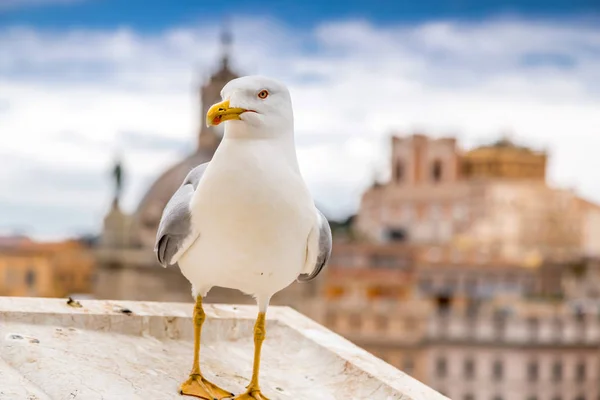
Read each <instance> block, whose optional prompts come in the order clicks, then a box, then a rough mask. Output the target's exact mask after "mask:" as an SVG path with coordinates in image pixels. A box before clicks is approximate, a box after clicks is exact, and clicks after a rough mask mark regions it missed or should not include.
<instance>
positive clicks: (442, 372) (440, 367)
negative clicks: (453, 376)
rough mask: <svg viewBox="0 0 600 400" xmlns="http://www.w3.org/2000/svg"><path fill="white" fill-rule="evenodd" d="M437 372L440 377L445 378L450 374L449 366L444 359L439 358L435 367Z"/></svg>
mask: <svg viewBox="0 0 600 400" xmlns="http://www.w3.org/2000/svg"><path fill="white" fill-rule="evenodd" d="M435 371H436V374H437V376H438V377H440V378H444V377H446V374H447V373H448V364H447V362H446V359H445V358H444V357H439V358H438V359H437V362H436V365H435Z"/></svg>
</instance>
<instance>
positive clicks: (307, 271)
mask: <svg viewBox="0 0 600 400" xmlns="http://www.w3.org/2000/svg"><path fill="white" fill-rule="evenodd" d="M315 213H316V218H315V225H314V226H313V228H312V229H311V231H310V233H309V235H308V240H307V243H306V263H305V265H304V269H303V270H302V273H301V274H300V276H299V277H298V281H299V282H309V281H312V280H313V279H315V278H316V277H317V275H319V273H320V272H321V271H322V270H323V268H325V266H326V265H327V262H328V261H329V257H331V246H332V238H331V228H330V226H329V222H328V221H327V218H325V215H323V213H322V212H321V211H319V210H318V209H317V208H316V207H315Z"/></svg>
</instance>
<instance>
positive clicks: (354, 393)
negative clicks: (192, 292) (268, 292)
mask: <svg viewBox="0 0 600 400" xmlns="http://www.w3.org/2000/svg"><path fill="white" fill-rule="evenodd" d="M192 309H193V305H192V304H191V303H153V302H129V301H99V300H81V301H80V306H78V305H77V304H75V307H74V306H73V305H68V304H67V301H66V299H39V298H35V299H34V298H14V297H13V298H10V297H0V400H46V399H52V400H54V399H56V400H63V399H64V400H80V399H82V400H96V399H98V400H100V399H105V400H120V399H122V400H138V399H139V400H155V399H156V400H168V399H187V398H189V399H193V397H183V396H180V395H179V394H178V391H177V388H178V386H179V384H180V383H181V381H182V380H184V379H185V378H186V377H187V374H188V372H189V369H190V367H191V363H192V357H193V341H192V334H193V327H192V320H191V315H192ZM205 310H206V314H207V320H206V323H205V324H204V330H203V337H202V350H201V351H202V353H201V354H202V356H201V357H202V358H201V367H202V369H203V372H204V373H205V375H206V376H207V378H209V379H211V380H213V381H214V382H215V383H217V384H219V385H221V386H222V387H224V388H226V389H228V390H230V391H232V392H234V393H236V394H237V393H240V392H242V391H243V390H244V387H245V386H246V384H247V383H248V379H249V377H250V375H251V366H252V354H253V353H252V349H253V340H252V327H253V325H254V318H255V316H256V307H253V306H235V305H219V304H213V305H206V306H205ZM261 384H262V388H263V392H264V393H265V395H267V396H269V397H270V398H271V400H278V399H281V400H285V399H294V400H301V399H312V400H334V399H344V400H348V399H369V400H391V399H397V400H444V399H446V400H448V399H447V398H446V397H444V396H442V395H440V394H439V393H437V392H435V391H434V390H432V389H431V388H429V387H427V386H426V385H424V384H422V383H420V382H418V381H416V380H415V379H413V378H411V377H410V376H408V375H406V374H404V373H403V372H401V371H399V370H398V369H396V368H394V367H392V366H390V365H389V364H387V363H385V362H383V361H381V360H379V359H377V358H376V357H374V356H373V355H371V354H370V353H367V352H366V351H364V350H362V349H360V348H358V347H356V346H354V345H353V344H351V343H350V342H348V341H347V340H345V339H343V338H342V337H340V336H338V335H336V334H334V333H332V332H331V331H329V330H327V329H325V328H324V327H322V326H320V325H319V324H317V323H315V322H314V321H312V320H310V319H308V318H306V317H304V316H303V315H301V314H299V313H297V312H296V311H294V310H292V309H290V308H287V307H271V308H270V309H269V312H268V314H267V338H266V340H265V343H264V346H263V363H262V370H261Z"/></svg>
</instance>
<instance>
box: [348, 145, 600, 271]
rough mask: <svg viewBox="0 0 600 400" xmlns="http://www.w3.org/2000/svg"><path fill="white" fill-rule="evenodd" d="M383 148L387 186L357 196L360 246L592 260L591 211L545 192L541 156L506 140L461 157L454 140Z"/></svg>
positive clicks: (558, 192) (595, 237)
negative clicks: (390, 244)
mask: <svg viewBox="0 0 600 400" xmlns="http://www.w3.org/2000/svg"><path fill="white" fill-rule="evenodd" d="M391 148H392V156H391V179H390V181H389V182H388V183H386V184H383V185H381V184H378V185H374V186H373V187H372V188H370V189H369V190H367V191H366V192H365V193H364V195H363V197H362V201H361V205H360V209H359V212H358V215H357V223H356V229H357V231H358V232H359V233H360V234H361V235H362V237H363V238H364V239H366V240H370V241H374V242H386V241H408V242H411V243H416V244H427V245H437V246H451V247H452V248H453V249H455V250H456V251H457V252H460V251H461V250H462V251H473V250H476V251H478V252H479V253H480V257H481V258H490V259H491V258H504V259H509V260H512V261H513V262H518V263H522V262H529V263H533V264H535V263H539V262H540V261H541V260H542V259H544V258H549V257H550V258H556V259H569V258H570V257H573V256H575V257H576V256H578V255H580V254H582V252H586V253H587V254H588V255H598V254H600V243H599V242H598V241H599V240H600V233H599V232H597V231H598V229H599V228H597V226H596V224H594V223H593V221H598V212H599V208H598V206H597V205H594V204H592V203H589V202H585V201H584V200H582V199H581V198H579V197H578V196H577V195H576V194H575V193H574V192H573V191H570V190H565V189H559V188H553V187H550V186H549V185H548V184H547V182H546V161H547V155H546V154H545V153H542V152H536V151H534V150H531V149H527V148H523V147H519V146H517V145H515V144H513V143H512V142H510V141H508V140H506V139H503V140H500V141H498V142H496V143H494V144H492V145H489V146H483V147H479V148H476V149H474V150H471V151H463V150H462V149H460V148H459V147H458V145H457V142H456V139H454V138H441V139H434V138H430V137H427V136H425V135H412V136H407V137H393V138H392V146H391ZM594 218H595V219H594Z"/></svg>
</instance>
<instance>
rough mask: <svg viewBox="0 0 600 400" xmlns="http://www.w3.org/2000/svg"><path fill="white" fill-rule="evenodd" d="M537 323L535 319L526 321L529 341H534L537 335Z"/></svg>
mask: <svg viewBox="0 0 600 400" xmlns="http://www.w3.org/2000/svg"><path fill="white" fill-rule="evenodd" d="M539 326H540V324H539V321H538V319H537V318H529V319H528V320H527V327H528V329H529V339H530V340H536V339H537V337H538V333H539Z"/></svg>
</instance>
